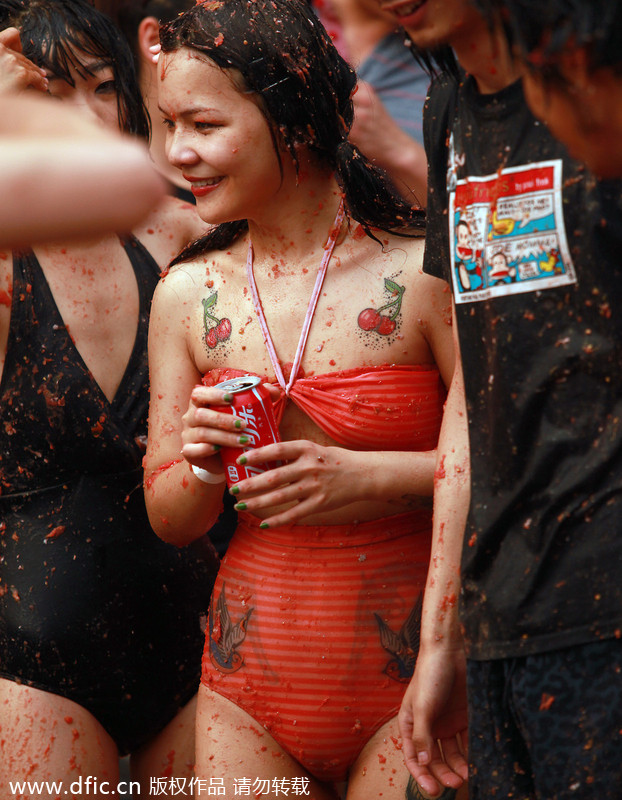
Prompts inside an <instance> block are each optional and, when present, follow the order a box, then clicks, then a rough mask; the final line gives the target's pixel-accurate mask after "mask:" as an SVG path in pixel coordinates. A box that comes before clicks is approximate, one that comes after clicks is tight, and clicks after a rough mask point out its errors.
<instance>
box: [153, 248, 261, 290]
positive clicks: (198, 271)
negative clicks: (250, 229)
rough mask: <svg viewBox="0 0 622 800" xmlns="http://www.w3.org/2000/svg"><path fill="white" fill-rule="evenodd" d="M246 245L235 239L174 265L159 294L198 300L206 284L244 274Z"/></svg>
mask: <svg viewBox="0 0 622 800" xmlns="http://www.w3.org/2000/svg"><path fill="white" fill-rule="evenodd" d="M247 246H248V245H247V244H246V242H241V243H240V242H235V243H234V244H233V245H232V246H231V247H229V248H227V249H226V250H209V251H207V252H205V253H203V254H202V255H200V256H196V257H194V258H191V259H188V260H187V261H182V262H181V263H178V264H175V265H174V266H172V267H171V268H170V269H168V270H167V271H166V273H165V274H164V275H163V276H162V278H161V279H160V283H159V285H158V289H159V292H160V294H164V293H167V294H168V293H170V294H171V295H172V296H174V295H178V296H179V297H180V298H181V299H183V302H184V303H190V304H191V303H193V302H196V300H197V295H198V296H199V298H200V297H203V295H204V293H205V288H206V287H207V288H212V287H213V286H214V285H219V284H221V283H222V282H223V280H231V279H232V277H233V276H239V275H242V274H243V269H240V266H241V265H243V263H244V259H245V258H246V250H247ZM164 287H166V288H164Z"/></svg>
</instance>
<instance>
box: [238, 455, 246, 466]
mask: <svg viewBox="0 0 622 800" xmlns="http://www.w3.org/2000/svg"><path fill="white" fill-rule="evenodd" d="M247 461H248V458H246V456H240V457H239V458H238V459H237V462H236V463H238V464H239V465H240V466H241V467H243V466H244V464H246V462H247Z"/></svg>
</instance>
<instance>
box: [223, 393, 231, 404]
mask: <svg viewBox="0 0 622 800" xmlns="http://www.w3.org/2000/svg"><path fill="white" fill-rule="evenodd" d="M222 399H223V400H224V401H225V403H232V402H233V395H232V394H229V392H225V394H224V395H223V398H222Z"/></svg>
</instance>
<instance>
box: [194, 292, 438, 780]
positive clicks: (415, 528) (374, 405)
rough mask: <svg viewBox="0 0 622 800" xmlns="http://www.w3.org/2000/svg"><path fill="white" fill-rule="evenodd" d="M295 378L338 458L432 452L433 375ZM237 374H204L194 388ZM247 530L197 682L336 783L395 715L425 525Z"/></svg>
mask: <svg viewBox="0 0 622 800" xmlns="http://www.w3.org/2000/svg"><path fill="white" fill-rule="evenodd" d="M249 277H250V278H251V281H252V276H249ZM253 284H254V281H252V283H251V288H252V286H253ZM256 306H257V303H256ZM257 310H258V314H259V316H260V320H261V318H262V317H263V313H262V311H261V308H260V307H259V308H258V309H257ZM312 313H313V308H310V314H311V315H312ZM262 324H263V325H265V320H263V323H262ZM266 331H267V326H266V328H265V330H264V336H265V335H266ZM268 336H269V334H268ZM303 336H304V332H303ZM301 341H302V337H301ZM303 346H304V345H303ZM268 349H269V350H270V348H268ZM273 363H274V362H273ZM298 363H299V360H298ZM297 369H298V367H297V366H296V364H295V370H293V371H292V375H293V376H294V377H293V380H291V381H290V385H289V386H288V387H286V386H283V388H284V390H287V394H288V396H289V397H290V398H291V399H292V400H293V401H294V402H295V403H296V404H297V405H298V406H299V407H300V408H301V409H303V410H304V411H305V413H307V414H308V415H309V416H310V417H311V418H312V419H313V421H314V422H315V423H316V424H317V425H319V426H320V427H321V428H322V429H323V430H325V431H326V433H327V434H328V435H330V436H331V437H332V438H333V439H335V440H336V441H337V442H338V443H340V444H341V445H343V446H345V447H348V448H350V449H356V450H401V451H411V450H420V451H425V450H432V449H434V448H435V447H436V443H437V439H438V432H439V428H440V422H441V416H442V404H443V401H444V397H445V390H444V388H443V385H442V382H441V380H440V377H439V373H438V370H437V369H436V368H435V367H431V366H374V367H366V368H363V369H355V370H346V371H344V372H335V373H330V374H327V375H317V376H314V377H312V378H300V379H297V380H296V378H295V375H296V372H297ZM275 370H276V372H277V377H278V376H279V372H280V367H279V369H278V370H277V369H276V365H275ZM240 374H244V373H241V372H240V371H239V370H213V371H212V372H211V373H208V375H206V376H205V378H204V382H205V383H206V384H208V385H213V384H215V383H218V382H219V381H221V380H226V379H227V378H229V377H233V376H236V375H240ZM281 378H282V373H281ZM279 382H280V383H281V381H279ZM283 384H284V381H283ZM283 384H282V385H283ZM283 400H285V397H283ZM283 406H284V402H281V403H279V404H277V407H276V412H277V416H280V414H282V408H283ZM259 522H260V520H258V519H257V518H255V517H252V516H251V515H249V514H240V521H239V525H238V528H237V530H236V533H235V536H234V537H233V540H232V542H231V544H230V546H229V549H228V551H227V554H226V556H225V558H224V560H223V562H222V564H221V569H220V572H219V575H218V578H217V581H216V584H215V587H214V593H213V596H212V602H211V608H210V616H209V629H208V633H207V637H206V645H205V651H204V655H203V673H202V678H201V680H202V682H203V683H204V684H206V685H207V686H209V687H210V688H211V689H213V690H214V691H216V692H218V693H219V694H221V695H223V696H224V697H227V698H228V699H230V700H232V701H233V702H234V703H235V704H236V705H238V706H239V707H240V708H242V709H244V710H245V711H246V712H247V713H248V714H250V715H251V716H252V717H253V718H254V719H255V720H256V721H257V722H258V723H260V724H261V725H263V726H264V727H265V728H266V729H267V730H268V731H269V732H270V734H271V735H272V736H273V737H274V738H275V739H276V740H277V741H278V742H279V743H280V744H281V746H282V747H283V748H284V749H285V750H286V751H287V752H289V753H290V754H291V755H292V756H293V757H294V758H296V759H297V760H298V761H299V762H300V763H301V764H302V765H303V767H305V769H307V770H308V771H309V772H310V773H311V774H313V775H314V776H316V777H317V778H318V779H320V780H323V781H341V780H344V779H345V778H346V777H347V774H348V771H349V769H350V767H351V766H352V764H353V763H354V761H355V760H356V758H357V756H358V754H359V753H360V751H361V749H362V748H363V747H364V745H365V744H366V743H367V742H368V741H369V739H370V738H371V736H372V735H373V734H374V733H375V732H376V731H377V730H378V728H379V727H381V726H382V725H383V724H384V723H385V722H386V721H388V720H389V719H391V718H392V717H394V716H395V714H396V713H397V711H398V709H399V706H400V703H401V699H402V696H403V694H404V691H405V689H406V684H407V681H408V679H409V677H410V675H411V674H412V670H413V667H414V660H415V656H416V651H417V648H418V631H419V616H420V607H419V602H420V597H421V593H422V590H423V586H424V583H425V578H426V574H427V567H428V560H429V548H430V540H431V530H432V519H431V511H430V510H428V509H419V510H417V511H414V512H409V513H407V514H400V515H397V516H393V517H388V518H383V519H378V520H373V521H371V522H364V523H360V524H356V523H354V524H350V525H321V526H315V525H292V526H281V527H278V528H275V529H269V530H262V529H260V528H259Z"/></svg>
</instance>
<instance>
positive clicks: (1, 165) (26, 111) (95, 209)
mask: <svg viewBox="0 0 622 800" xmlns="http://www.w3.org/2000/svg"><path fill="white" fill-rule="evenodd" d="M46 88H47V81H46V79H45V78H44V73H43V71H42V70H41V69H39V67H37V66H36V65H35V64H33V63H32V62H31V61H29V60H28V59H27V58H25V57H24V56H23V55H22V52H21V43H20V39H19V31H18V30H17V29H16V28H7V29H5V30H4V31H1V32H0V142H1V144H2V147H0V174H1V175H2V191H0V217H1V218H2V233H1V234H0V247H18V246H20V245H24V244H34V243H36V242H41V241H50V240H59V239H66V238H67V237H76V238H88V237H91V236H96V235H101V234H104V233H110V232H114V231H118V230H121V231H125V230H129V229H130V228H131V227H132V226H133V225H134V224H135V223H137V222H138V221H139V220H141V219H142V218H143V217H144V216H145V215H146V214H147V213H148V211H149V210H150V209H151V208H152V207H153V205H154V204H155V203H157V202H158V200H159V199H160V198H161V197H162V195H163V193H164V184H163V182H162V181H161V180H160V178H159V177H158V175H157V173H156V172H155V170H154V168H153V166H152V164H151V162H150V160H149V156H148V152H147V149H146V147H144V146H143V145H142V144H141V143H139V142H135V141H132V140H131V139H130V138H129V137H122V136H121V135H119V134H116V133H110V132H108V131H105V130H103V129H102V128H101V126H99V125H96V124H95V123H94V122H91V121H90V120H89V119H87V118H85V117H84V115H83V114H80V113H77V112H75V111H74V110H72V109H71V108H67V107H66V106H63V105H62V104H60V103H58V101H55V100H51V99H50V98H48V97H46V96H44V95H42V94H40V93H39V92H40V91H41V92H45V91H46ZM26 89H28V91H24V90H26ZM34 90H39V91H34ZM18 93H19V94H18Z"/></svg>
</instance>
